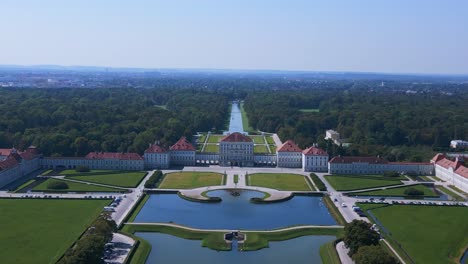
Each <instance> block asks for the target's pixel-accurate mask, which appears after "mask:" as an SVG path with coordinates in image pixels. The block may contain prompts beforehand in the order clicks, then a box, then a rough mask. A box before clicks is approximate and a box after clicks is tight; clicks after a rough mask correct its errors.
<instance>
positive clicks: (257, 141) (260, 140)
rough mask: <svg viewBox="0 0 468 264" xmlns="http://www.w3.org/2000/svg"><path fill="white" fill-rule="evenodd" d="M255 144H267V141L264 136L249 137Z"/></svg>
mask: <svg viewBox="0 0 468 264" xmlns="http://www.w3.org/2000/svg"><path fill="white" fill-rule="evenodd" d="M249 138H251V139H252V140H253V142H254V143H255V144H265V139H264V137H263V136H249Z"/></svg>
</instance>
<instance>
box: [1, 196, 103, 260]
mask: <svg viewBox="0 0 468 264" xmlns="http://www.w3.org/2000/svg"><path fill="white" fill-rule="evenodd" d="M109 203H110V200H59V199H57V200H51V199H0V208H1V213H0V226H1V232H0V248H1V250H0V260H1V263H24V264H27V263H34V264H35V263H55V262H56V261H57V260H58V259H59V258H60V257H61V256H62V255H63V253H65V251H66V250H67V249H68V248H69V247H70V246H71V245H72V244H73V242H74V241H75V240H76V239H78V237H79V236H80V235H81V233H82V232H83V231H85V229H86V228H87V227H88V226H89V225H90V224H91V222H92V221H93V220H94V219H95V218H96V217H97V216H98V215H99V214H100V212H101V211H102V209H103V207H104V206H106V205H108V204H109Z"/></svg>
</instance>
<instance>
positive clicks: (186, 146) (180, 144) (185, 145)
mask: <svg viewBox="0 0 468 264" xmlns="http://www.w3.org/2000/svg"><path fill="white" fill-rule="evenodd" d="M171 150H175V151H177V150H185V151H187V150H190V151H195V147H194V146H193V145H192V144H191V143H190V142H188V140H187V138H185V137H181V138H180V139H179V141H177V142H176V143H175V144H174V145H172V146H171Z"/></svg>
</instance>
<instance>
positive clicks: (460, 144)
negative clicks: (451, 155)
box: [450, 139, 468, 149]
mask: <svg viewBox="0 0 468 264" xmlns="http://www.w3.org/2000/svg"><path fill="white" fill-rule="evenodd" d="M450 147H451V148H454V149H466V148H468V141H464V140H458V139H457V140H452V141H450Z"/></svg>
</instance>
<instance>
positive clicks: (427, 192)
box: [353, 184, 439, 197]
mask: <svg viewBox="0 0 468 264" xmlns="http://www.w3.org/2000/svg"><path fill="white" fill-rule="evenodd" d="M408 188H414V189H417V190H420V191H423V192H424V195H421V196H425V197H439V195H438V194H437V193H436V192H435V191H434V190H433V189H431V188H429V187H426V186H424V185H422V184H418V185H413V186H405V187H397V188H390V189H386V190H378V191H370V192H360V193H353V195H366V196H406V194H405V190H407V189H408Z"/></svg>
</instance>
